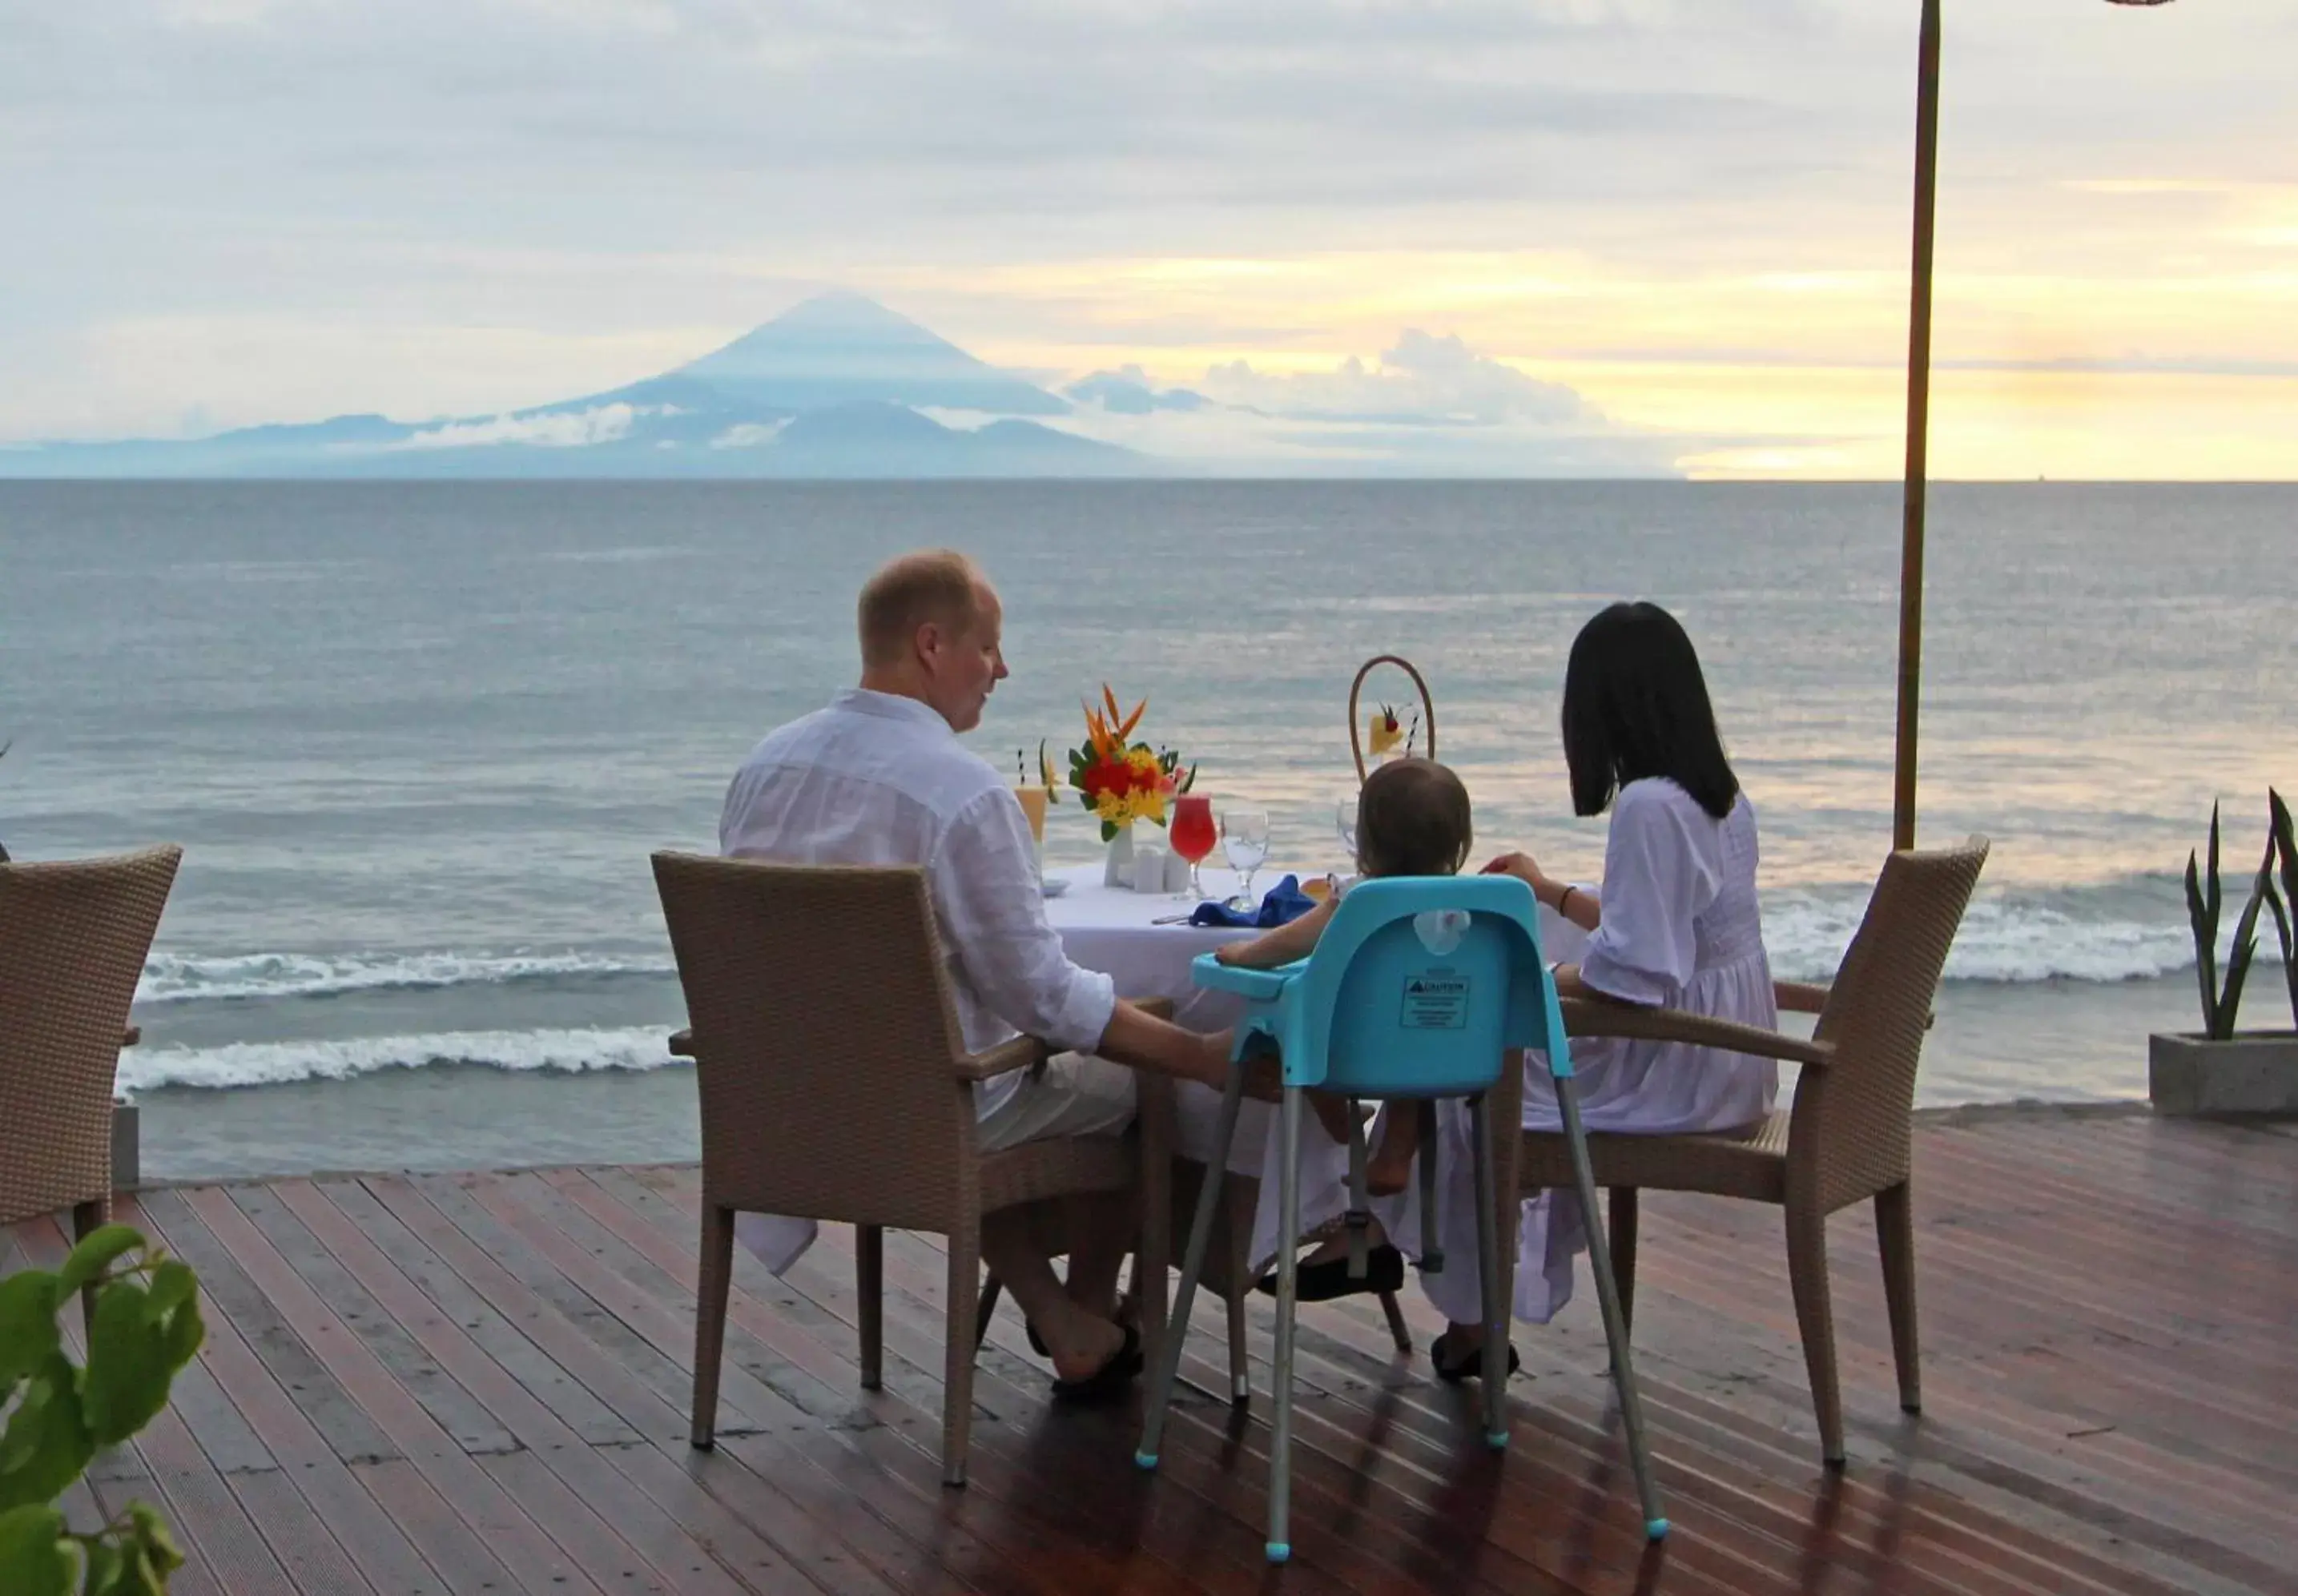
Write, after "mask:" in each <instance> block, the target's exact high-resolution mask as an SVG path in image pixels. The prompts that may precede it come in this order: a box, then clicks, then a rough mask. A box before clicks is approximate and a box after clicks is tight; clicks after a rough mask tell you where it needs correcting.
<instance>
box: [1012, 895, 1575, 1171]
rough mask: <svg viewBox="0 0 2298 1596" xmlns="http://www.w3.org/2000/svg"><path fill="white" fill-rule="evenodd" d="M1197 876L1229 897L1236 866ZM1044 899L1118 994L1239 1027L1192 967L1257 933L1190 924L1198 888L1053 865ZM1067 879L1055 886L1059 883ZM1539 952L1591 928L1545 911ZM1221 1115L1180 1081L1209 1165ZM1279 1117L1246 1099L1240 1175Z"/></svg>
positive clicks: (1567, 947)
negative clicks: (1157, 888) (1155, 888)
mask: <svg viewBox="0 0 2298 1596" xmlns="http://www.w3.org/2000/svg"><path fill="white" fill-rule="evenodd" d="M1325 873H1326V872H1324V871H1321V870H1316V869H1312V868H1311V869H1270V868H1268V867H1266V866H1264V867H1263V868H1261V869H1260V870H1258V871H1256V872H1253V879H1252V896H1253V897H1254V899H1255V900H1256V901H1257V900H1259V899H1260V898H1261V897H1264V896H1265V895H1266V894H1267V892H1268V891H1269V889H1270V888H1272V887H1275V886H1276V885H1277V883H1278V882H1280V881H1283V880H1284V879H1285V876H1287V875H1292V876H1294V877H1295V878H1296V879H1298V880H1300V881H1309V880H1310V879H1312V878H1316V877H1320V876H1323V875H1324V874H1325ZM1201 879H1202V880H1203V884H1204V886H1205V888H1206V890H1207V893H1208V894H1209V896H1210V897H1216V898H1227V897H1232V896H1234V895H1235V894H1236V892H1237V890H1238V888H1239V885H1240V879H1239V877H1238V875H1237V872H1235V871H1232V870H1229V869H1227V868H1226V867H1222V866H1216V865H1211V864H1208V865H1206V866H1205V867H1203V871H1202V872H1201ZM1056 882H1058V883H1061V884H1060V885H1058V886H1056V885H1055V884H1054V883H1056ZM1046 884H1047V888H1048V894H1049V895H1048V897H1047V898H1046V919H1047V920H1048V921H1050V922H1052V924H1053V927H1054V930H1056V931H1058V932H1059V933H1060V934H1061V939H1062V950H1063V951H1064V952H1066V953H1067V954H1068V955H1069V956H1070V961H1071V962H1072V963H1077V964H1081V965H1083V966H1084V967H1085V968H1086V969H1087V970H1099V971H1103V972H1106V973H1107V974H1108V975H1109V976H1111V977H1112V979H1113V980H1115V982H1116V985H1117V992H1118V996H1121V997H1134V998H1143V997H1162V998H1165V999H1167V1000H1168V1001H1170V1003H1171V1004H1172V1005H1173V1019H1174V1021H1175V1022H1176V1023H1177V1024H1179V1025H1183V1026H1186V1027H1187V1028H1188V1029H1189V1030H1221V1029H1222V1028H1224V1027H1226V1026H1230V1025H1234V1024H1236V1021H1237V1020H1238V1018H1239V1017H1240V1016H1241V1015H1242V1013H1243V1012H1244V1005H1243V1001H1242V1000H1241V999H1240V998H1238V997H1236V996H1234V995H1233V994H1230V993H1226V992H1216V991H1211V990H1210V989H1207V988H1201V987H1199V986H1198V985H1197V984H1196V980H1195V979H1194V975H1193V974H1192V972H1191V969H1190V966H1191V964H1192V963H1194V961H1195V959H1196V957H1197V955H1199V954H1203V953H1210V952H1211V951H1212V950H1213V949H1214V948H1216V947H1219V946H1220V945H1221V944H1222V943H1224V942H1232V941H1236V940H1239V939H1244V938H1247V937H1252V936H1257V935H1259V932H1258V931H1256V930H1250V929H1245V928H1240V927H1233V926H1219V925H1192V924H1190V923H1188V920H1189V916H1190V914H1191V913H1192V911H1194V909H1195V908H1196V906H1198V904H1199V903H1200V902H1202V901H1204V900H1203V899H1200V898H1199V897H1197V896H1196V895H1195V894H1194V893H1188V894H1179V895H1177V894H1174V893H1171V892H1136V891H1134V890H1132V889H1129V888H1126V887H1111V886H1106V885H1104V883H1103V869H1102V866H1101V865H1100V864H1074V865H1068V866H1054V867H1051V868H1048V869H1047V871H1046ZM1539 913H1540V939H1541V952H1542V956H1543V957H1544V958H1546V959H1547V960H1549V961H1550V963H1557V962H1570V961H1572V960H1575V959H1576V958H1578V957H1579V955H1580V951H1581V949H1582V948H1583V947H1585V946H1586V944H1587V939H1588V934H1587V933H1586V932H1585V931H1583V930H1581V929H1580V928H1579V927H1578V926H1576V925H1574V924H1573V923H1572V922H1569V921H1567V920H1566V919H1565V918H1564V917H1563V916H1562V915H1560V914H1557V913H1556V912H1555V911H1554V910H1552V909H1550V908H1547V907H1545V906H1543V907H1542V909H1541V910H1540V912H1539ZM1219 1115H1220V1095H1219V1093H1217V1092H1215V1091H1213V1090H1212V1089H1211V1087H1202V1086H1198V1085H1195V1084H1194V1083H1192V1082H1185V1083H1183V1084H1182V1085H1181V1086H1180V1087H1179V1088H1178V1091H1177V1092H1176V1094H1175V1117H1176V1121H1177V1122H1176V1125H1175V1139H1176V1141H1177V1143H1178V1151H1179V1152H1180V1153H1181V1154H1183V1155H1184V1156H1186V1157H1188V1158H1191V1159H1194V1160H1196V1161H1197V1162H1203V1161H1204V1159H1205V1158H1206V1156H1207V1155H1208V1154H1210V1153H1211V1148H1212V1141H1213V1132H1214V1129H1215V1128H1216V1126H1217V1124H1218V1122H1219ZM1276 1124H1277V1117H1276V1115H1275V1113H1274V1112H1272V1109H1271V1105H1270V1104H1266V1103H1261V1102H1256V1101H1254V1100H1252V1099H1251V1098H1248V1099H1246V1100H1245V1102H1244V1104H1243V1105H1242V1106H1241V1110H1240V1117H1239V1119H1238V1121H1237V1133H1236V1140H1235V1141H1234V1142H1233V1143H1232V1144H1231V1146H1230V1153H1229V1160H1228V1165H1229V1168H1230V1169H1231V1170H1235V1171H1236V1172H1238V1173H1240V1174H1248V1175H1252V1174H1258V1172H1259V1171H1260V1170H1261V1169H1263V1168H1265V1167H1274V1166H1273V1163H1271V1162H1269V1161H1270V1160H1272V1159H1273V1158H1274V1156H1275V1154H1276V1144H1275V1141H1274V1139H1273V1133H1274V1131H1275V1129H1276Z"/></svg>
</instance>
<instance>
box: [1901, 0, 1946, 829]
mask: <svg viewBox="0 0 2298 1596" xmlns="http://www.w3.org/2000/svg"><path fill="white" fill-rule="evenodd" d="M1938 94H1939V0H1923V23H1922V43H1921V44H1920V45H1919V46H1918V48H1917V58H1916V69H1915V225H1914V235H1915V238H1914V271H1913V273H1912V276H1913V278H1914V283H1913V286H1912V288H1911V289H1910V300H1909V304H1908V309H1907V477H1906V489H1905V500H1904V510H1903V517H1902V521H1901V526H1900V541H1899V734H1898V746H1897V750H1896V753H1895V756H1894V760H1893V766H1892V790H1891V846H1892V847H1893V848H1913V847H1914V845H1915V719H1916V712H1917V709H1918V708H1919V707H1920V704H1921V700H1922V680H1923V510H1924V489H1925V486H1926V484H1927V481H1928V477H1929V472H1930V460H1929V455H1930V399H1931V227H1932V222H1933V219H1934V217H1935V215H1936V213H1937V211H1938Z"/></svg>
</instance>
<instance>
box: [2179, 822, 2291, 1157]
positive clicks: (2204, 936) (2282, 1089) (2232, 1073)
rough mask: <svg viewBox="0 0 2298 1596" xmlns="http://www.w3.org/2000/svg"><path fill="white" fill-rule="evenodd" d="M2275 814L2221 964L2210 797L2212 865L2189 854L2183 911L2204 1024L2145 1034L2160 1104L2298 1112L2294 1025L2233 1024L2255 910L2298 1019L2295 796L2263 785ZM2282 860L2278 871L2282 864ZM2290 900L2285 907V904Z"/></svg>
mask: <svg viewBox="0 0 2298 1596" xmlns="http://www.w3.org/2000/svg"><path fill="white" fill-rule="evenodd" d="M2267 808H2268V811H2269V826H2268V830H2267V838H2266V854H2265V857H2264V858H2263V859H2262V860H2261V862H2260V864H2259V866H2258V873H2257V875H2256V876H2254V877H2253V879H2252V883H2251V889H2250V897H2249V900H2248V901H2247V902H2246V903H2244V905H2243V908H2242V913H2241V914H2240V915H2239V916H2238V917H2237V918H2236V921H2235V927H2234V940H2233V942H2232V944H2231V945H2230V946H2229V947H2228V949H2227V960H2226V969H2225V972H2224V973H2223V975H2221V973H2220V972H2219V964H2218V947H2219V913H2220V910H2221V908H2222V906H2223V903H2224V900H2223V898H2222V897H2221V894H2220V891H2219V811H2218V806H2216V805H2215V804H2214V805H2212V806H2211V839H2210V857H2209V863H2208V864H2207V866H2206V867H2205V866H2203V865H2201V864H2198V862H2197V860H2196V859H2195V856H2194V855H2192V854H2189V855H2187V856H2186V915H2187V920H2188V922H2189V923H2190V924H2191V925H2192V927H2193V930H2194V935H2195V980H2196V981H2197V982H2198V984H2199V985H2200V987H2201V988H2202V1005H2203V1029H2202V1030H2200V1031H2173V1032H2157V1033H2156V1034H2155V1035H2153V1037H2150V1038H2148V1039H2147V1060H2146V1063H2147V1070H2146V1077H2147V1095H2148V1096H2150V1097H2152V1098H2153V1103H2154V1106H2155V1107H2156V1108H2158V1109H2160V1110H2162V1112H2165V1113H2174V1114H2298V1029H2294V1030H2262V1031H2237V1030H2236V1028H2235V1021H2236V1014H2237V1012H2238V1011H2239V1009H2240V1007H2241V1005H2242V994H2243V986H2244V981H2245V980H2247V979H2248V977H2249V974H2250V969H2251V965H2252V963H2253V962H2254V960H2255V958H2256V955H2257V952H2258V917H2259V914H2260V911H2261V910H2264V911H2266V912H2268V913H2269V914H2271V916H2272V917H2273V921H2274V927H2275V932H2276V935H2277V940H2278V941H2279V943H2280V945H2281V947H2280V951H2281V954H2282V971H2283V979H2284V982H2285V984H2286V986H2287V987H2288V988H2289V994H2290V1005H2291V1018H2292V1021H2293V1022H2294V1025H2298V947H2294V945H2293V923H2292V922H2293V917H2294V914H2298V839H2294V838H2293V836H2292V827H2291V820H2290V809H2289V806H2287V805H2286V804H2285V803H2284V802H2283V801H2282V795H2281V794H2280V793H2278V792H2275V791H2272V790H2269V792H2268V793H2267ZM2277 862H2278V863H2279V865H2280V881H2279V882H2278V883H2277V880H2276V865H2277ZM2286 904H2287V908H2286Z"/></svg>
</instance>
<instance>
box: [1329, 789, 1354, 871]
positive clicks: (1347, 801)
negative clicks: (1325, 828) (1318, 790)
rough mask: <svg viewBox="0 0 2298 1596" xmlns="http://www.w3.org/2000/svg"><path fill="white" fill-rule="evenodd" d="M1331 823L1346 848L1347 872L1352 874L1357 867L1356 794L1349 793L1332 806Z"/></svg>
mask: <svg viewBox="0 0 2298 1596" xmlns="http://www.w3.org/2000/svg"><path fill="white" fill-rule="evenodd" d="M1333 825H1334V828H1335V830H1337V831H1339V832H1340V834H1341V846H1342V847H1343V848H1346V849H1347V850H1348V856H1349V873H1350V874H1352V875H1353V874H1355V873H1356V868H1357V798H1356V794H1354V793H1351V794H1349V796H1348V797H1346V798H1343V799H1341V800H1340V802H1338V803H1336V804H1335V805H1334V806H1333Z"/></svg>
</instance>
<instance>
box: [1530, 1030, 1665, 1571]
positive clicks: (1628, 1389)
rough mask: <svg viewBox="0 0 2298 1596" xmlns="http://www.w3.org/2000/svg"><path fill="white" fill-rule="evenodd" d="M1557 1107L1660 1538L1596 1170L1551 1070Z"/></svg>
mask: <svg viewBox="0 0 2298 1596" xmlns="http://www.w3.org/2000/svg"><path fill="white" fill-rule="evenodd" d="M1550 1079H1553V1080H1554V1081H1555V1082H1556V1106H1557V1107H1558V1109H1559V1110H1561V1111H1562V1113H1563V1117H1564V1137H1565V1140H1566V1143H1567V1144H1568V1145H1570V1147H1571V1149H1572V1174H1573V1178H1574V1180H1575V1183H1576V1184H1577V1185H1578V1187H1579V1188H1580V1191H1579V1195H1580V1211H1581V1215H1582V1218H1583V1221H1584V1222H1585V1224H1586V1225H1587V1228H1588V1261H1589V1264H1590V1266H1591V1269H1592V1272H1593V1273H1594V1274H1595V1277H1596V1301H1597V1302H1598V1304H1599V1305H1600V1307H1601V1308H1602V1309H1603V1311H1604V1337H1605V1339H1606V1340H1607V1341H1608V1342H1610V1343H1611V1345H1612V1387H1613V1389H1614V1390H1616V1391H1617V1392H1618V1393H1619V1396H1620V1417H1621V1418H1622V1419H1623V1420H1624V1422H1625V1423H1626V1425H1627V1427H1628V1461H1629V1462H1630V1463H1631V1464H1632V1465H1633V1467H1634V1468H1635V1474H1636V1494H1637V1496H1638V1497H1639V1498H1640V1499H1641V1501H1642V1503H1643V1509H1644V1534H1645V1535H1646V1536H1647V1537H1648V1538H1649V1539H1650V1540H1654V1541H1657V1540H1659V1539H1660V1538H1662V1537H1663V1536H1665V1535H1666V1534H1667V1518H1666V1514H1665V1513H1664V1512H1663V1511H1662V1509H1661V1507H1660V1500H1659V1485H1658V1484H1657V1482H1656V1481H1654V1480H1653V1478H1652V1471H1651V1457H1650V1455H1649V1452H1648V1451H1646V1450H1645V1447H1644V1410H1643V1402H1642V1401H1641V1398H1639V1397H1638V1396H1637V1394H1636V1371H1635V1368H1634V1364H1633V1360H1632V1359H1631V1357H1630V1356H1629V1352H1628V1327H1627V1323H1626V1319H1625V1318H1624V1315H1623V1314H1622V1313H1621V1312H1620V1290H1619V1283H1618V1282H1617V1281H1616V1279H1614V1278H1613V1275H1612V1247H1611V1244H1610V1242H1609V1241H1608V1240H1607V1239H1606V1238H1605V1235H1604V1226H1603V1223H1602V1221H1601V1220H1600V1218H1599V1217H1598V1216H1599V1215H1600V1213H1601V1210H1600V1209H1599V1208H1598V1207H1597V1206H1596V1170H1595V1166H1594V1165H1593V1164H1591V1162H1589V1160H1588V1133H1587V1132H1586V1131H1585V1130H1583V1129H1581V1125H1580V1098H1579V1096H1578V1091H1577V1088H1576V1087H1575V1083H1574V1081H1573V1079H1572V1074H1571V1071H1570V1070H1569V1069H1568V1068H1566V1069H1565V1070H1562V1071H1551V1074H1550Z"/></svg>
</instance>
